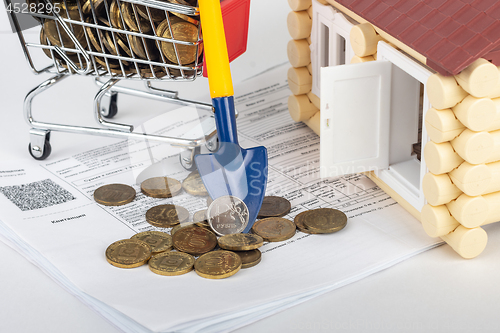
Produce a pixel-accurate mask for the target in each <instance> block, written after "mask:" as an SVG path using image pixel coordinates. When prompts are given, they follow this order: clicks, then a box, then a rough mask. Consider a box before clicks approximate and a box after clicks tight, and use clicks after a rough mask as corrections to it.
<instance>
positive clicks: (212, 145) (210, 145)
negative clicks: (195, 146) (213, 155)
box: [205, 135, 219, 152]
mask: <svg viewBox="0 0 500 333" xmlns="http://www.w3.org/2000/svg"><path fill="white" fill-rule="evenodd" d="M205 147H207V149H208V150H209V151H211V152H215V151H217V149H219V137H218V136H217V135H214V136H213V137H211V138H210V139H208V140H207V142H206V143H205Z"/></svg>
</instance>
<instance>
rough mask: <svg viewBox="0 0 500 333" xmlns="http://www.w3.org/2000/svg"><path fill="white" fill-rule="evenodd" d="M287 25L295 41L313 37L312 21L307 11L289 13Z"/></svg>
mask: <svg viewBox="0 0 500 333" xmlns="http://www.w3.org/2000/svg"><path fill="white" fill-rule="evenodd" d="M287 25H288V32H289V33H290V36H292V38H293V39H304V38H307V37H309V36H310V35H311V27H312V20H311V18H310V17H309V14H307V12H306V11H305V10H303V11H300V12H290V13H288V17H287Z"/></svg>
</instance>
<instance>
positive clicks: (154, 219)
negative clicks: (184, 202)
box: [146, 204, 189, 228]
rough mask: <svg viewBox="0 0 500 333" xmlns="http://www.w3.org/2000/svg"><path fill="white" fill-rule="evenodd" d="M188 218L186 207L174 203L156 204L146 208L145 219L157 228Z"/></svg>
mask: <svg viewBox="0 0 500 333" xmlns="http://www.w3.org/2000/svg"><path fill="white" fill-rule="evenodd" d="M188 218H189V212H188V210H187V209H186V208H184V207H181V206H176V205H170V204H167V205H158V206H155V207H152V208H150V209H148V211H147V212H146V221H148V222H149V223H150V224H151V225H154V226H155V227H158V228H170V227H173V226H175V225H177V224H179V223H182V222H184V221H186V220H187V219H188Z"/></svg>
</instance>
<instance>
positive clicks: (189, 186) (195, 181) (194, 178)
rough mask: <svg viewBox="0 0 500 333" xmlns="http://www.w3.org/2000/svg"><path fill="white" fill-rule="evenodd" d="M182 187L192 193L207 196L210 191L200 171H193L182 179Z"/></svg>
mask: <svg viewBox="0 0 500 333" xmlns="http://www.w3.org/2000/svg"><path fill="white" fill-rule="evenodd" d="M182 188H183V189H184V191H186V192H187V193H189V194H191V195H199V196H207V195H208V192H207V189H206V188H205V185H204V184H203V180H202V179H201V176H200V174H199V173H198V171H196V172H193V173H191V174H189V176H187V178H186V179H184V180H183V181H182Z"/></svg>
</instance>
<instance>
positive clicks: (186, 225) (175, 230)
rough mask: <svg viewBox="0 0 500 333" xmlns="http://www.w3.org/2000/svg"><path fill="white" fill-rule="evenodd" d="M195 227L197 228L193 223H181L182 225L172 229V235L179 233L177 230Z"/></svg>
mask: <svg viewBox="0 0 500 333" xmlns="http://www.w3.org/2000/svg"><path fill="white" fill-rule="evenodd" d="M194 226H196V224H194V223H193V222H185V223H180V224H178V225H176V226H175V227H173V228H172V229H170V235H171V236H173V235H174V234H175V233H176V232H177V230H179V229H181V228H185V227H194Z"/></svg>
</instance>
